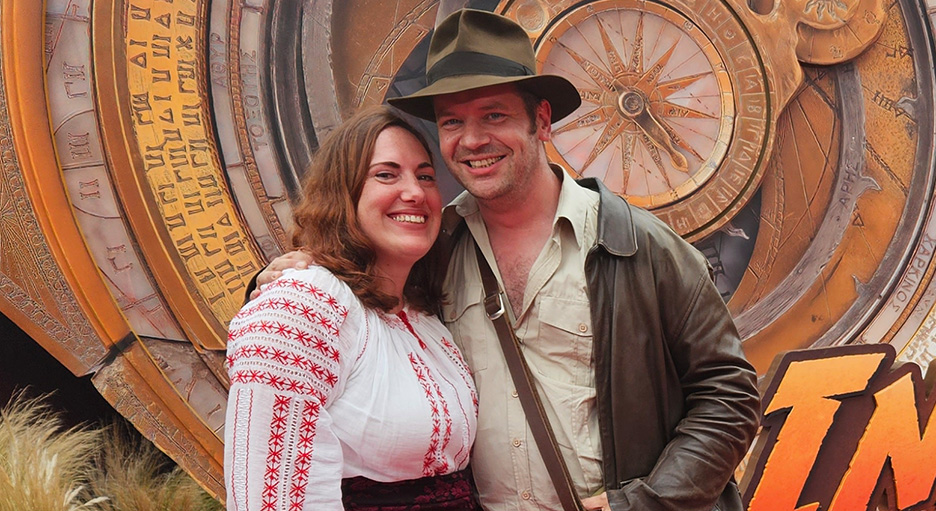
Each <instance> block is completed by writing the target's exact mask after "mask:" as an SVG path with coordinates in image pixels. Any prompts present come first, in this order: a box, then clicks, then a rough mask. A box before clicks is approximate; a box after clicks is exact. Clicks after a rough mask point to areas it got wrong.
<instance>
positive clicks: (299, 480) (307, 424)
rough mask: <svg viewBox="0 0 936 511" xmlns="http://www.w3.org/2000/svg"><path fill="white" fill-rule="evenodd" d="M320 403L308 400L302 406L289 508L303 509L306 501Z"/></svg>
mask: <svg viewBox="0 0 936 511" xmlns="http://www.w3.org/2000/svg"><path fill="white" fill-rule="evenodd" d="M320 409H321V407H320V406H319V404H318V403H315V402H312V401H306V402H305V403H304V404H303V408H302V422H301V424H300V425H299V435H298V442H297V445H296V467H295V472H294V473H293V477H292V482H291V483H290V486H289V509H290V510H291V511H301V510H302V505H303V504H304V503H305V495H306V486H307V485H308V483H309V467H310V465H311V464H312V441H313V440H314V439H315V426H316V424H317V423H318V416H319V410H320Z"/></svg>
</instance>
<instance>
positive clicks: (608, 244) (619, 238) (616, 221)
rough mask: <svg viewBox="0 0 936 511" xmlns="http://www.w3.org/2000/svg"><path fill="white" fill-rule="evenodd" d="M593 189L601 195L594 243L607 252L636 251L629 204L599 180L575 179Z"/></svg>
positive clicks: (631, 253)
mask: <svg viewBox="0 0 936 511" xmlns="http://www.w3.org/2000/svg"><path fill="white" fill-rule="evenodd" d="M576 182H577V183H578V184H579V185H581V186H583V187H585V188H588V189H590V190H595V191H596V192H598V195H599V196H600V197H601V199H600V202H599V205H598V237H597V239H596V243H597V244H598V245H601V247H603V248H604V249H605V250H607V251H608V253H610V254H612V255H616V256H620V257H629V256H632V255H634V254H635V253H636V252H637V231H636V229H635V228H634V219H633V217H632V215H631V206H630V205H629V204H628V203H627V201H625V200H624V199H622V198H621V197H618V196H617V195H615V194H614V193H613V192H612V191H611V190H609V189H608V187H607V186H605V185H604V183H602V182H601V181H599V180H597V179H595V178H593V177H589V178H584V179H579V180H577V181H576Z"/></svg>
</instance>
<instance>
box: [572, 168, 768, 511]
mask: <svg viewBox="0 0 936 511" xmlns="http://www.w3.org/2000/svg"><path fill="white" fill-rule="evenodd" d="M578 182H579V184H580V185H582V186H584V187H586V188H589V189H592V190H596V191H598V192H599V194H600V197H601V206H600V208H599V211H598V237H597V242H596V245H595V246H594V247H593V248H592V249H591V251H590V252H589V254H588V256H587V258H586V261H585V272H586V275H587V282H588V293H589V300H590V303H591V318H592V326H593V333H594V339H595V341H594V349H595V353H594V361H595V366H596V367H595V380H596V385H597V406H598V421H599V428H600V433H601V446H602V458H603V468H604V479H605V487H606V488H607V490H608V500H609V502H610V503H611V509H613V510H615V511H617V510H630V509H634V510H638V509H639V510H642V511H649V510H680V511H691V510H698V511H709V510H711V509H713V506H714V508H715V509H719V510H726V509H737V510H739V511H740V510H741V509H742V505H741V500H740V495H739V494H738V491H737V487H736V486H735V484H734V483H733V481H732V475H733V472H734V470H735V468H736V467H737V466H738V464H739V463H740V462H741V459H742V458H743V456H744V455H745V453H746V452H747V450H748V448H749V447H750V445H751V442H752V441H753V438H754V434H755V433H756V430H757V426H758V423H759V419H760V397H759V394H758V392H757V386H756V372H755V371H754V368H753V367H752V366H751V365H750V364H749V363H748V361H747V359H745V357H744V353H743V352H742V350H741V341H740V339H739V337H738V333H737V331H736V329H735V326H734V323H733V322H732V320H731V317H730V315H729V313H728V309H727V308H726V307H725V304H724V301H723V300H722V298H721V296H720V295H719V293H718V290H717V289H716V288H715V285H714V283H713V281H712V279H711V268H710V267H709V265H708V262H707V261H706V259H705V258H704V257H703V256H702V254H700V253H699V252H698V251H697V250H695V249H694V248H693V247H692V246H691V245H689V244H688V243H686V242H685V241H683V240H682V238H680V237H679V236H678V235H677V234H675V233H674V232H673V231H672V230H671V229H670V228H669V227H668V226H666V225H665V224H664V223H663V222H662V221H660V220H658V219H657V218H656V217H655V216H654V215H653V214H651V213H649V212H647V211H645V210H642V209H639V208H636V207H632V206H630V205H629V204H627V202H625V201H624V200H623V199H621V198H619V197H617V196H616V195H614V194H613V193H611V192H610V191H609V190H608V189H607V188H606V187H605V186H604V185H603V184H602V183H601V182H599V181H597V180H594V179H583V180H580V181H578ZM716 504H717V505H716Z"/></svg>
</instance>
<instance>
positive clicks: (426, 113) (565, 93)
mask: <svg viewBox="0 0 936 511" xmlns="http://www.w3.org/2000/svg"><path fill="white" fill-rule="evenodd" d="M505 83H513V84H516V86H517V87H519V88H520V89H523V90H526V91H528V92H530V93H532V94H533V95H535V96H537V97H540V98H543V99H545V100H547V101H549V104H550V106H551V107H552V118H551V119H550V122H556V121H558V120H560V119H562V118H564V117H565V116H567V115H569V114H571V113H572V112H574V111H575V110H576V109H577V108H578V107H579V105H581V104H582V98H581V96H580V95H579V92H578V90H577V89H576V88H575V86H574V85H572V83H571V82H569V80H566V79H565V78H563V77H561V76H558V75H535V76H511V77H504V76H493V75H462V76H450V77H447V78H443V79H441V80H438V81H437V82H435V83H433V84H432V85H429V86H428V87H426V88H424V89H421V90H419V91H418V92H415V93H413V94H410V95H409V96H402V97H398V98H390V99H388V100H387V102H388V103H390V104H391V105H393V106H394V107H396V108H399V109H400V110H402V111H404V112H406V113H408V114H410V115H415V116H416V117H419V118H421V119H426V120H427V121H433V122H435V108H434V107H433V104H432V98H434V97H436V96H440V95H443V94H454V93H456V92H464V91H468V90H474V89H480V88H482V87H490V86H492V85H500V84H505Z"/></svg>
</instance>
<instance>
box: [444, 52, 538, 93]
mask: <svg viewBox="0 0 936 511" xmlns="http://www.w3.org/2000/svg"><path fill="white" fill-rule="evenodd" d="M535 74H536V73H534V72H533V70H532V69H530V68H528V67H526V66H524V65H523V64H520V63H518V62H514V61H513V60H509V59H505V58H503V57H498V56H496V55H489V54H487V53H477V52H471V51H456V52H453V53H449V54H448V55H446V56H445V57H443V58H442V59H441V60H439V61H438V62H436V63H435V65H434V66H432V69H430V70H429V71H427V72H426V81H427V82H428V84H429V85H432V84H433V83H435V82H437V81H439V80H441V79H443V78H448V77H450V76H460V75H491V76H504V77H507V76H533V75H535Z"/></svg>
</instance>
